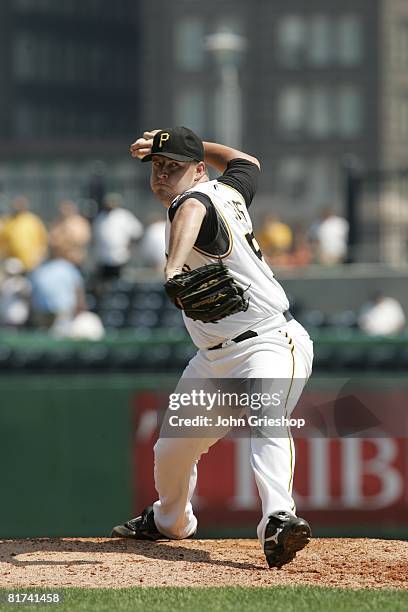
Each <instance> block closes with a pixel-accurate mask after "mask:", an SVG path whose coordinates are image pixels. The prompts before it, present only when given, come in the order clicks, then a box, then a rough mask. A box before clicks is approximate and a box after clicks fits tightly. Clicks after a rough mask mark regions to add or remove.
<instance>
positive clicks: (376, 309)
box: [358, 297, 405, 336]
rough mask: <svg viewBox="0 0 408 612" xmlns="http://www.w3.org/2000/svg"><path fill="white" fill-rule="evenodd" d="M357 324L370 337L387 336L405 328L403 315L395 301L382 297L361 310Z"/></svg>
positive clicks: (399, 305)
mask: <svg viewBox="0 0 408 612" xmlns="http://www.w3.org/2000/svg"><path fill="white" fill-rule="evenodd" d="M358 323H359V326H360V328H361V329H362V330H363V331H364V332H365V333H366V334H368V335H370V336H389V335H392V334H396V333H398V332H399V331H401V330H402V329H403V328H404V327H405V314H404V311H403V309H402V306H401V304H400V303H399V302H398V301H397V300H395V299H394V298H391V297H383V298H381V300H380V301H379V302H377V303H373V304H372V305H371V306H367V307H366V308H365V309H363V312H362V314H361V315H360V317H359V320H358Z"/></svg>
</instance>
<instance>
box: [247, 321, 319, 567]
mask: <svg viewBox="0 0 408 612" xmlns="http://www.w3.org/2000/svg"><path fill="white" fill-rule="evenodd" d="M312 346H313V345H312V342H311V340H310V338H309V336H308V334H307V333H306V332H305V330H304V329H303V328H302V326H300V325H299V324H298V323H297V322H295V321H293V322H290V323H289V324H288V325H286V326H284V327H283V328H282V329H281V330H279V332H277V331H273V332H271V333H267V334H265V335H264V336H262V337H261V339H260V340H259V339H256V340H254V341H253V345H252V346H251V345H249V346H248V347H247V348H246V351H245V354H244V355H242V356H241V359H243V363H244V364H245V366H244V367H245V371H246V372H247V375H248V376H249V377H250V378H252V379H253V389H254V391H262V392H263V393H266V394H267V395H268V396H269V397H272V398H277V399H278V401H277V402H276V403H274V405H272V406H270V407H266V406H265V407H262V408H261V409H260V410H259V411H257V415H256V416H257V418H258V419H260V422H261V425H258V426H254V427H252V428H251V466H252V469H253V472H254V477H255V481H256V484H257V487H258V491H259V495H260V497H261V501H262V519H261V521H260V523H259V525H258V529H257V533H258V537H259V540H260V542H261V544H262V546H263V547H264V550H265V554H266V558H267V561H268V564H269V565H270V566H271V567H280V566H281V565H283V564H284V563H287V562H288V561H290V560H291V559H293V557H294V556H295V554H296V551H297V550H300V549H301V548H303V547H304V546H305V545H306V544H307V542H308V541H309V537H310V527H309V525H308V524H307V523H306V521H304V520H303V519H301V518H298V517H296V514H295V504H294V501H293V497H292V486H293V474H294V467H295V448H294V444H293V440H292V436H291V433H290V429H289V427H287V426H285V425H283V426H275V425H274V426H270V425H265V424H264V422H263V421H262V417H267V418H268V417H269V418H273V419H278V418H282V417H286V418H288V417H289V416H290V415H291V413H292V411H293V409H294V407H295V406H296V404H297V402H298V400H299V397H300V395H301V393H302V390H303V388H304V385H305V383H306V381H307V379H308V378H309V376H310V373H311V366H312V359H313V348H312ZM242 348H244V347H242ZM252 415H254V412H253V411H252V412H251V416H252Z"/></svg>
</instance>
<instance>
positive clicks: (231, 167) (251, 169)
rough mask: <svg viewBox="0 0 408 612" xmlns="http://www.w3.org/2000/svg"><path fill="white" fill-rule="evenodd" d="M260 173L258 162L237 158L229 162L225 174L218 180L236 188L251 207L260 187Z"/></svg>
mask: <svg viewBox="0 0 408 612" xmlns="http://www.w3.org/2000/svg"><path fill="white" fill-rule="evenodd" d="M259 174H260V171H259V168H258V166H257V165H256V164H253V163H252V162H250V161H249V160H248V159H242V158H237V159H232V160H231V161H229V162H228V165H227V168H226V170H225V172H224V174H223V175H222V176H220V177H219V178H218V179H217V180H218V181H219V182H220V183H224V185H229V187H233V188H234V189H236V190H237V191H238V192H239V193H240V194H241V195H242V197H243V198H244V200H245V203H246V205H247V207H249V206H250V204H251V202H252V200H253V198H254V195H255V193H256V190H257V188H258V179H259Z"/></svg>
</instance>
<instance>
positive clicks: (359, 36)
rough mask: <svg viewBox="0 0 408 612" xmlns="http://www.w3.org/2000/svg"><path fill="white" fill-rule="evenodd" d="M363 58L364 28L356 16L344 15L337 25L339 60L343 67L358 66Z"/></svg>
mask: <svg viewBox="0 0 408 612" xmlns="http://www.w3.org/2000/svg"><path fill="white" fill-rule="evenodd" d="M362 57H363V28H362V24H361V20H360V18H359V17H357V16H356V15H344V16H343V17H340V19H339V21H338V24H337V59H338V63H339V64H340V65H341V66H345V67H349V66H350V67H351V66H356V65H358V64H359V63H360V62H361V60H362Z"/></svg>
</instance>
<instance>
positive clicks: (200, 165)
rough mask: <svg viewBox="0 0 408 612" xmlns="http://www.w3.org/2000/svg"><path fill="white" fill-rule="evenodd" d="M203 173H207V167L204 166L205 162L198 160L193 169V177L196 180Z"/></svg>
mask: <svg viewBox="0 0 408 612" xmlns="http://www.w3.org/2000/svg"><path fill="white" fill-rule="evenodd" d="M205 174H207V169H206V167H205V163H204V162H202V161H200V162H198V164H197V165H196V170H195V177H194V178H195V179H196V180H198V179H200V178H201V177H202V176H204V175H205Z"/></svg>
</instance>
